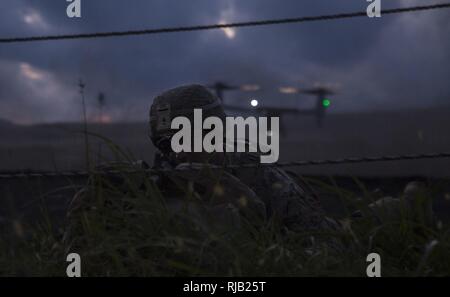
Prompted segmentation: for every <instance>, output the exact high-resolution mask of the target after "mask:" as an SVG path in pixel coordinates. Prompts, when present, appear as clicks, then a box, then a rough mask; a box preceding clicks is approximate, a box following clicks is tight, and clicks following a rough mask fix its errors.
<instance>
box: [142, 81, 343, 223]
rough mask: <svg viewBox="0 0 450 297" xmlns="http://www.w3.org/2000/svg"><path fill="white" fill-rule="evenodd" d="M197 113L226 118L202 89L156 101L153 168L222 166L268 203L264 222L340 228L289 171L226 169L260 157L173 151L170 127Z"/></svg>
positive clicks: (152, 121) (238, 200)
mask: <svg viewBox="0 0 450 297" xmlns="http://www.w3.org/2000/svg"><path fill="white" fill-rule="evenodd" d="M194 109H202V112H203V115H204V117H208V116H215V117H219V118H221V119H222V120H225V117H226V115H225V112H224V110H223V107H222V105H221V103H220V101H219V99H218V98H217V97H216V96H214V95H213V94H212V93H211V92H210V91H209V90H208V89H207V88H205V87H203V86H201V85H188V86H181V87H178V88H175V89H171V90H168V91H166V92H164V93H162V94H161V95H159V96H157V97H156V98H155V99H154V101H153V104H152V106H151V109H150V135H149V136H150V138H151V140H152V142H153V144H154V145H155V146H156V147H157V148H158V149H159V153H157V155H156V157H155V162H154V168H155V169H177V168H178V169H179V168H180V167H182V166H186V164H191V163H195V164H197V165H198V164H205V163H207V164H213V165H216V166H221V167H222V168H223V171H224V173H225V174H226V176H227V177H228V178H231V177H233V178H234V179H236V181H239V183H240V184H241V185H245V186H246V187H248V188H249V189H250V190H251V191H252V192H253V193H254V194H255V198H256V199H257V200H255V201H253V204H255V203H256V204H260V203H262V205H264V208H265V212H266V213H265V217H266V218H268V219H271V220H274V221H277V222H279V223H281V224H282V225H283V226H285V227H287V228H288V229H290V230H299V229H302V230H305V229H306V230H334V229H336V228H337V224H336V223H335V222H334V221H332V220H331V219H329V218H327V217H326V216H325V214H324V212H323V210H322V207H321V205H320V203H319V201H318V200H317V199H314V198H313V196H312V195H310V194H308V193H307V192H306V191H305V190H303V189H302V188H301V187H300V186H299V185H298V184H297V183H296V182H295V181H294V180H293V179H292V178H291V177H290V176H289V175H288V174H287V173H286V172H285V171H283V170H281V169H279V168H276V167H267V166H260V167H258V166H253V167H246V168H227V165H237V164H255V165H257V164H256V163H257V162H259V157H258V155H257V154H255V153H228V152H225V151H226V150H225V149H224V150H223V151H224V152H223V153H217V152H216V153H205V152H201V153H178V154H177V153H174V152H173V151H172V150H171V144H170V140H171V137H172V136H173V134H174V133H175V132H176V131H174V130H171V129H170V123H171V120H172V119H174V118H175V117H177V116H185V117H187V118H189V119H190V120H191V121H193V112H194ZM192 134H193V133H192ZM224 143H226V141H224ZM216 170H217V169H216ZM213 176H214V175H210V176H209V177H208V176H203V178H206V180H204V181H203V182H202V183H203V184H208V180H211V179H212V178H213ZM192 181H193V182H194V184H195V183H197V182H198V181H199V180H198V179H197V181H196V180H195V178H194V177H192ZM227 198H228V199H229V200H231V201H230V202H231V203H232V204H233V205H238V206H239V205H241V206H242V205H245V204H246V203H247V202H246V200H245V199H246V198H245V199H244V198H243V197H238V196H236V195H233V196H231V197H227ZM255 198H253V199H255ZM233 199H235V201H232V200H233Z"/></svg>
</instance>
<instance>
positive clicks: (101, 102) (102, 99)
mask: <svg viewBox="0 0 450 297" xmlns="http://www.w3.org/2000/svg"><path fill="white" fill-rule="evenodd" d="M97 103H98V112H99V115H98V120H99V121H100V122H103V107H105V105H106V102H105V94H103V93H102V92H100V93H99V94H98V96H97Z"/></svg>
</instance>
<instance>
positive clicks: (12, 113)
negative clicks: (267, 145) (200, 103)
mask: <svg viewBox="0 0 450 297" xmlns="http://www.w3.org/2000/svg"><path fill="white" fill-rule="evenodd" d="M416 4H423V1H419V0H404V1H402V0H399V1H383V5H384V6H385V7H396V6H408V5H416ZM1 5H2V8H3V9H1V10H0V17H1V19H2V26H0V36H27V35H39V34H60V33H78V32H95V31H111V30H124V29H135V28H149V27H164V26H179V25H192V24H209V23H217V22H219V21H224V22H231V21H243V20H257V19H265V18H282V17H294V16H300V15H317V14H329V13H336V12H347V11H358V10H363V9H365V8H366V6H367V3H366V1H364V0H339V1H336V0H321V1H296V0H289V1H288V0H284V1H275V0H246V1H237V0H235V1H225V0H223V1H219V0H217V1H209V0H193V1H176V0H158V1H147V0H133V1H119V0H107V1H106V0H89V1H87V0H82V5H83V17H82V19H80V20H74V19H68V18H67V17H66V15H65V9H66V6H67V3H66V1H64V0H39V1H37V0H28V1H26V0H2V4H1ZM449 13H450V12H449V11H448V10H447V11H445V10H443V11H430V12H420V13H414V14H409V15H396V16H384V17H382V18H381V19H378V20H374V19H368V18H359V19H353V20H342V21H330V22H322V23H309V24H292V25H281V26H272V27H259V28H242V29H239V30H236V31H235V32H234V33H235V36H234V38H232V39H230V38H227V36H226V34H225V32H223V31H208V32H190V33H175V34H167V35H158V36H139V37H126V38H116V39H100V40H72V41H58V42H37V43H28V44H27V43H24V44H8V45H6V44H4V45H2V46H0V118H2V117H3V118H8V119H11V120H16V121H19V122H33V121H62V120H76V119H77V118H78V117H79V100H80V99H79V95H78V93H77V91H78V90H77V87H76V84H77V81H78V79H79V78H80V77H81V78H83V80H84V81H85V82H86V85H87V87H86V95H87V101H88V104H89V108H90V110H91V111H92V112H91V113H93V110H94V106H95V98H96V95H97V93H98V92H100V91H103V92H105V93H106V96H107V100H108V102H109V107H108V112H110V113H112V115H113V117H114V118H115V119H116V120H142V119H144V118H145V117H146V112H145V110H146V109H147V108H148V106H149V104H150V103H151V99H152V97H153V96H154V95H155V94H157V93H158V92H160V91H162V90H164V89H166V88H170V87H173V86H176V85H179V84H183V83H191V82H198V83H205V84H206V83H210V82H213V81H215V80H225V81H228V82H230V83H235V84H239V83H258V84H260V85H262V86H263V87H264V89H263V90H262V91H260V92H258V93H256V94H252V96H257V97H259V99H260V100H261V101H263V102H265V103H266V104H270V105H284V106H294V105H295V104H296V103H295V101H294V97H287V96H282V95H280V94H278V93H277V92H276V91H275V90H276V88H277V87H279V86H282V85H291V84H295V85H298V86H304V85H311V84H313V83H314V82H316V81H320V82H329V83H338V84H340V85H341V88H340V96H339V97H337V98H336V101H337V102H339V103H338V104H335V105H333V106H334V107H335V109H336V110H337V111H347V110H363V109H366V110H367V109H368V110H370V109H398V108H409V107H415V106H433V105H438V104H445V103H446V102H448V100H449V99H450V86H449V84H448V77H449V75H450V67H449V66H450V54H449V53H450V40H449V39H448V36H450V18H449V17H448V16H449ZM228 34H232V32H228ZM248 96H250V95H249V94H245V93H230V94H229V98H230V101H233V102H235V103H239V102H240V101H243V100H245V101H247V100H248V98H247V97H248ZM304 101H307V99H306V98H305V99H304ZM241 104H242V103H241ZM305 104H306V103H305Z"/></svg>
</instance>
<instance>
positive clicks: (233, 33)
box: [221, 28, 236, 39]
mask: <svg viewBox="0 0 450 297" xmlns="http://www.w3.org/2000/svg"><path fill="white" fill-rule="evenodd" d="M221 30H222V31H223V33H225V36H226V37H227V38H228V39H234V38H235V37H236V30H235V29H234V28H221Z"/></svg>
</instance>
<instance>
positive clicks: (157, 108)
mask: <svg viewBox="0 0 450 297" xmlns="http://www.w3.org/2000/svg"><path fill="white" fill-rule="evenodd" d="M194 109H202V115H203V118H206V117H209V116H216V117H219V118H221V119H222V120H224V119H225V116H226V115H225V111H224V110H223V107H222V104H221V102H220V100H219V98H217V97H216V96H215V95H214V94H212V93H211V92H210V91H209V90H208V89H207V88H206V87H204V86H202V85H197V84H194V85H186V86H181V87H177V88H174V89H170V90H168V91H165V92H163V93H162V94H160V95H158V96H156V98H155V99H154V100H153V104H152V106H151V108H150V127H149V128H150V129H149V137H150V139H151V140H152V142H153V144H154V145H155V146H156V147H157V148H159V149H160V150H161V151H162V152H168V151H170V139H171V137H172V136H173V134H174V133H175V132H176V131H174V130H172V129H171V128H170V126H171V123H172V120H173V119H174V118H176V117H178V116H184V117H187V118H188V119H190V120H191V123H193V119H194Z"/></svg>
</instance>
